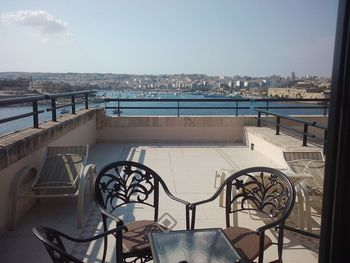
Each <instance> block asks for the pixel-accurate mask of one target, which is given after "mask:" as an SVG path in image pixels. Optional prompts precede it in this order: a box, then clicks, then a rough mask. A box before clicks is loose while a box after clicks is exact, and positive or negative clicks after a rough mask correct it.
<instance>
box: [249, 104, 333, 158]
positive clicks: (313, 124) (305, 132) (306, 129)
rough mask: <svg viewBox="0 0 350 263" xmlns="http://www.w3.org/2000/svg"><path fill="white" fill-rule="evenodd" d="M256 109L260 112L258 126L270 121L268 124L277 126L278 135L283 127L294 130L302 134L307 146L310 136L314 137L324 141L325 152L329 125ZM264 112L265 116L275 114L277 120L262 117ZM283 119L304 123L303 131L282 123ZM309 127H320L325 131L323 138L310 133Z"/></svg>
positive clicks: (304, 143)
mask: <svg viewBox="0 0 350 263" xmlns="http://www.w3.org/2000/svg"><path fill="white" fill-rule="evenodd" d="M255 111H257V112H258V122H257V126H258V127H261V122H265V123H268V124H271V125H273V126H275V129H276V135H279V134H280V129H281V128H284V129H287V130H289V131H292V132H294V133H297V134H301V135H302V141H303V144H302V146H307V142H308V138H314V139H316V140H318V141H321V142H323V146H324V147H323V151H324V152H325V151H326V148H325V146H326V142H327V127H326V126H325V125H323V124H320V123H317V122H316V121H306V120H303V119H300V118H295V117H291V116H288V115H283V114H278V113H273V112H269V111H265V110H260V109H255ZM262 114H264V115H265V116H269V115H271V116H274V117H276V121H275V122H273V121H270V120H268V119H266V118H263V117H261V115H262ZM281 119H284V120H288V121H292V122H295V123H299V124H302V126H303V131H300V130H298V129H296V128H292V127H289V126H287V125H282V124H281ZM309 127H315V128H319V129H321V130H323V131H324V137H323V138H321V137H319V136H317V135H315V134H312V133H310V132H309Z"/></svg>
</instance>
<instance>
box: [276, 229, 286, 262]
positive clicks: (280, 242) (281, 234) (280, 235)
mask: <svg viewBox="0 0 350 263" xmlns="http://www.w3.org/2000/svg"><path fill="white" fill-rule="evenodd" d="M283 239H284V229H283V225H282V226H280V227H279V229H278V244H277V245H278V262H280V263H282V252H283Z"/></svg>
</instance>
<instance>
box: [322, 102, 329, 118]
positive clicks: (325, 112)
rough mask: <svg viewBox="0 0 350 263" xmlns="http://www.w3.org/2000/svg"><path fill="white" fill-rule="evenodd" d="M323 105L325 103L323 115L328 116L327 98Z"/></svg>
mask: <svg viewBox="0 0 350 263" xmlns="http://www.w3.org/2000/svg"><path fill="white" fill-rule="evenodd" d="M323 105H324V109H323V116H327V106H328V102H327V100H325V101H324V104H323Z"/></svg>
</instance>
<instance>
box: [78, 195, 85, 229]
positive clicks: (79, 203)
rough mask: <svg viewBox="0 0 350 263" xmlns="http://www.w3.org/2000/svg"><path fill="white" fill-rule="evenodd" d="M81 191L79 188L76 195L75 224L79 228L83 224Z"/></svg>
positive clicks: (82, 196)
mask: <svg viewBox="0 0 350 263" xmlns="http://www.w3.org/2000/svg"><path fill="white" fill-rule="evenodd" d="M81 192H83V191H81V190H80V189H79V195H78V219H77V226H78V228H81V227H82V225H83V213H84V194H83V193H82V194H81Z"/></svg>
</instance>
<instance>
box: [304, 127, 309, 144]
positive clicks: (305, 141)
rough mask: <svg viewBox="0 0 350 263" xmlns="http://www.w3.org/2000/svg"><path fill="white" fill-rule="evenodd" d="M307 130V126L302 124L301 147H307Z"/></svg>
mask: <svg viewBox="0 0 350 263" xmlns="http://www.w3.org/2000/svg"><path fill="white" fill-rule="evenodd" d="M308 129H309V125H307V124H306V123H305V124H304V132H303V146H307V132H308Z"/></svg>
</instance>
